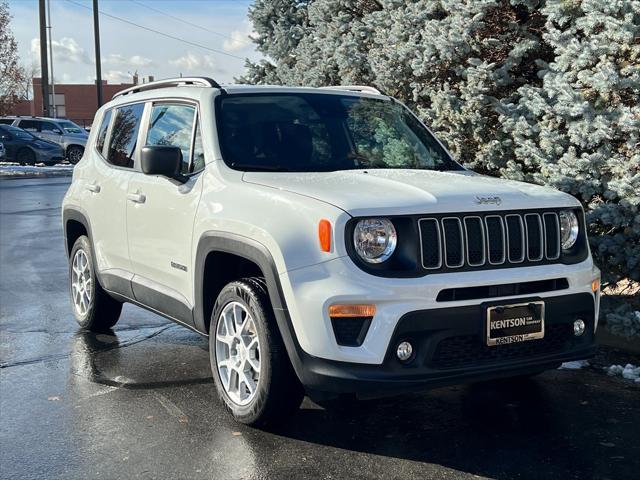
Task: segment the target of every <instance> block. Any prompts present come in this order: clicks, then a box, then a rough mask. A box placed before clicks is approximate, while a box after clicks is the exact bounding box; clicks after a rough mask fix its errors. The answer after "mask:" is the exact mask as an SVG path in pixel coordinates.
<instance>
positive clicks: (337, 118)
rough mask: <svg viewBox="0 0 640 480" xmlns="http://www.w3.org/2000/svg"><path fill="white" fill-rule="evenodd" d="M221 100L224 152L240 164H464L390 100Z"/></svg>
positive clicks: (310, 168)
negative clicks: (457, 160)
mask: <svg viewBox="0 0 640 480" xmlns="http://www.w3.org/2000/svg"><path fill="white" fill-rule="evenodd" d="M217 101H218V102H219V103H218V113H217V119H218V132H219V137H220V146H221V149H222V156H223V158H224V161H225V163H227V165H229V166H230V167H232V168H236V169H239V170H256V171H260V170H273V171H288V172H316V171H336V170H353V169H381V168H406V169H421V170H462V169H463V168H462V167H461V166H460V165H459V164H457V163H456V162H454V161H453V160H452V159H451V157H449V155H447V153H446V152H445V150H444V149H443V148H442V146H440V144H439V143H438V142H437V140H436V139H435V138H434V137H433V135H431V133H429V131H428V130H427V129H426V128H424V126H423V125H422V124H421V123H420V122H419V121H418V120H417V119H416V117H415V116H414V115H413V114H412V113H411V112H410V111H409V110H407V109H406V108H405V107H403V106H402V105H400V104H399V103H397V102H395V101H393V100H391V99H388V98H385V99H372V98H365V97H356V96H347V95H344V96H343V95H335V94H320V93H284V94H245V95H236V94H234V95H226V96H225V95H223V96H220V97H218V100H217Z"/></svg>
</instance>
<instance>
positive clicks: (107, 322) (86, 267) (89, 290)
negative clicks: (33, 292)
mask: <svg viewBox="0 0 640 480" xmlns="http://www.w3.org/2000/svg"><path fill="white" fill-rule="evenodd" d="M69 291H70V293H71V307H72V309H73V314H74V316H75V317H76V321H77V322H78V324H79V325H80V327H82V328H84V329H85V330H90V331H92V332H105V331H107V330H109V329H110V328H111V327H113V326H114V325H115V324H116V323H117V321H118V319H119V318H120V312H121V311H122V303H121V302H119V301H117V300H115V299H113V298H112V297H111V296H109V294H108V293H107V292H105V291H104V290H103V289H102V287H101V286H100V283H99V282H98V279H97V277H96V270H95V260H94V257H93V250H92V248H91V242H89V239H88V238H87V237H86V236H84V235H82V236H81V237H79V238H78V239H77V240H76V242H75V243H74V244H73V248H72V249H71V255H70V256H69Z"/></svg>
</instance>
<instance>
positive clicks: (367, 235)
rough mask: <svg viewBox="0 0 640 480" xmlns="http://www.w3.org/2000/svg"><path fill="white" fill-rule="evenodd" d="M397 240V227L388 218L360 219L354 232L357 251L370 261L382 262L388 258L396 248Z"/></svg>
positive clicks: (366, 260) (361, 256) (365, 259)
mask: <svg viewBox="0 0 640 480" xmlns="http://www.w3.org/2000/svg"><path fill="white" fill-rule="evenodd" d="M397 242H398V236H397V234H396V229H395V228H394V226H393V223H391V222H390V221H389V220H387V219H386V218H367V219H365V220H360V221H359V222H358V223H357V224H356V228H355V230H354V232H353V244H354V246H355V247H356V252H357V253H358V255H359V256H360V258H362V259H363V260H364V261H365V262H368V263H382V262H384V261H385V260H387V259H388V258H389V257H390V256H391V255H392V254H393V251H394V250H395V249H396V244H397Z"/></svg>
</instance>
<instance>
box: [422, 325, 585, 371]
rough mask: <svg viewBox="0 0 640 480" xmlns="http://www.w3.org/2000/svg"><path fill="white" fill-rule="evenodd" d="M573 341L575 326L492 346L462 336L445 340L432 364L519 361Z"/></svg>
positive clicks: (554, 327)
mask: <svg viewBox="0 0 640 480" xmlns="http://www.w3.org/2000/svg"><path fill="white" fill-rule="evenodd" d="M572 338H573V331H572V325H571V324H568V323H563V324H557V325H548V326H547V327H546V331H545V333H544V338H541V339H540V340H529V341H526V342H521V343H510V344H506V345H498V346H494V347H488V346H487V345H486V344H485V343H483V342H482V339H481V338H480V337H479V336H477V335H460V336H456V337H449V338H445V339H444V340H442V341H441V342H440V343H439V344H438V347H437V348H436V351H435V354H434V355H433V359H432V361H431V363H432V366H433V367H435V368H460V367H470V366H476V365H481V364H484V363H491V362H495V361H500V360H517V359H520V358H530V357H536V356H540V355H547V354H552V353H555V352H559V351H561V350H563V349H564V348H565V346H566V345H567V342H570V341H571V340H572Z"/></svg>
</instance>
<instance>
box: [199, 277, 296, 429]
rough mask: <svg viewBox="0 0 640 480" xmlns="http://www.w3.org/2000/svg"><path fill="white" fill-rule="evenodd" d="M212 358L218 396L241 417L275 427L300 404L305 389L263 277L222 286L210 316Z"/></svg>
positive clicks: (240, 420)
mask: <svg viewBox="0 0 640 480" xmlns="http://www.w3.org/2000/svg"><path fill="white" fill-rule="evenodd" d="M209 358H210V360H211V370H212V373H213V378H214V382H215V385H216V390H217V393H218V396H219V397H220V400H221V401H222V403H224V405H225V407H226V408H227V410H229V412H230V413H231V414H232V415H233V417H234V418H235V419H236V420H237V421H239V422H241V423H244V424H247V425H252V426H256V427H268V426H275V425H277V424H279V423H281V422H282V421H284V420H286V419H287V418H288V417H289V416H290V415H291V414H293V412H294V411H295V410H297V409H298V408H299V407H300V403H301V402H302V399H303V398H304V389H303V388H302V385H301V384H300V381H299V380H298V377H297V376H296V374H295V372H294V371H293V367H292V366H291V363H290V361H289V357H288V355H287V351H286V349H285V346H284V342H283V341H282V337H281V335H280V331H279V330H278V326H277V324H276V320H275V318H274V314H273V309H272V307H271V303H270V302H269V296H268V294H267V289H266V285H265V282H264V279H262V278H259V277H256V278H245V279H242V280H239V281H235V282H231V283H229V284H228V285H227V286H225V287H224V288H223V289H222V291H221V292H220V295H218V299H217V300H216V304H215V306H214V308H213V313H212V316H211V328H210V330H209ZM256 367H258V368H256Z"/></svg>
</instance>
